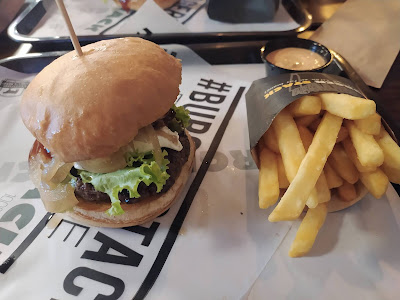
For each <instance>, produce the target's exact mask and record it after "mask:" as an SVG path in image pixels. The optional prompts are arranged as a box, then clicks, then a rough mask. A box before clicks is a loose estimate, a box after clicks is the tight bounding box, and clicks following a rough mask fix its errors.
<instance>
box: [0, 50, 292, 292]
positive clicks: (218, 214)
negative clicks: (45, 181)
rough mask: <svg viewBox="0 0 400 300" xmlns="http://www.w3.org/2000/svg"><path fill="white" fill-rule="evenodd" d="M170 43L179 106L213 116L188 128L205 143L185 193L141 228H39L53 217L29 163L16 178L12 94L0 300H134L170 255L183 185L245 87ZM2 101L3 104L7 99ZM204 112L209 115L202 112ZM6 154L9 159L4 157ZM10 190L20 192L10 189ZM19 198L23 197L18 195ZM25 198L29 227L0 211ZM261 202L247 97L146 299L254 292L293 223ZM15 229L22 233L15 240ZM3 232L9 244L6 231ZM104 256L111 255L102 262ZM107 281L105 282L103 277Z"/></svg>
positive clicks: (24, 138) (65, 223) (67, 224)
mask: <svg viewBox="0 0 400 300" xmlns="http://www.w3.org/2000/svg"><path fill="white" fill-rule="evenodd" d="M165 49H166V50H167V51H168V52H169V53H171V54H174V55H176V57H177V58H180V59H182V63H183V76H182V77H183V81H182V84H181V96H180V97H179V98H178V105H183V104H191V105H192V107H188V108H189V109H190V110H191V111H192V113H193V115H192V119H193V120H197V121H203V122H207V123H208V124H209V128H208V129H207V130H206V132H204V133H199V132H198V133H196V132H192V136H193V137H194V138H198V139H199V140H200V141H201V145H200V147H199V148H198V149H197V151H196V163H195V169H194V172H193V174H192V177H191V179H190V180H189V182H188V184H187V185H186V188H185V190H184V191H183V193H182V195H181V198H180V199H178V201H177V203H175V204H174V205H173V206H172V207H171V208H170V210H169V211H168V213H167V214H165V215H164V216H161V217H158V218H156V219H155V220H154V221H152V222H148V223H147V224H144V225H143V226H142V227H133V228H131V230H134V231H135V230H136V231H135V232H131V231H128V230H124V229H106V228H92V227H86V226H81V225H79V224H76V223H74V222H71V221H72V220H70V219H69V218H65V219H63V220H62V221H61V219H60V220H59V222H58V224H59V225H58V226H57V227H55V225H57V222H55V224H53V225H51V226H49V227H44V228H43V226H42V227H40V225H38V224H39V222H42V223H43V221H46V220H47V218H48V216H46V212H45V211H44V209H43V205H42V203H41V201H40V199H38V198H36V197H35V194H34V193H33V194H32V192H33V191H30V192H28V191H29V190H30V189H31V188H32V187H33V185H32V184H31V183H30V182H29V179H27V176H26V172H27V170H26V168H25V167H23V172H24V176H25V177H23V181H22V182H17V181H16V180H15V179H14V178H15V176H16V175H18V172H19V173H21V170H19V169H18V167H19V165H18V163H19V162H21V163H22V165H25V166H26V159H27V155H28V152H29V148H30V147H31V145H32V143H33V138H32V137H31V136H30V133H29V132H28V130H27V129H26V128H24V126H23V124H22V122H21V120H20V118H19V115H18V110H17V107H18V100H19V97H14V99H13V102H12V104H13V105H12V107H14V110H7V117H8V118H9V119H10V120H12V123H11V124H12V125H10V126H9V128H8V130H5V131H3V132H2V135H0V155H1V156H0V157H1V160H0V170H1V172H0V178H4V182H3V185H0V195H2V196H4V194H6V193H7V194H12V195H13V198H12V199H11V198H10V197H8V198H6V197H3V198H0V199H2V200H1V201H0V203H5V201H7V203H6V204H7V206H6V207H5V208H4V209H2V210H1V211H0V230H3V231H2V232H6V231H5V230H7V232H8V234H9V235H8V237H7V240H8V244H7V245H5V244H3V245H0V246H1V248H0V251H2V252H1V253H0V299H25V298H26V297H27V293H28V291H29V295H31V296H32V297H31V298H32V299H51V298H53V299H93V298H94V297H95V296H96V295H98V294H104V295H110V294H112V293H117V295H116V296H115V297H114V299H117V298H118V299H132V298H133V297H134V296H135V294H136V293H137V292H138V290H140V287H141V286H142V283H143V282H144V280H145V278H146V276H147V274H148V273H149V271H150V269H151V268H152V266H153V265H154V264H155V261H157V257H158V256H160V255H162V254H163V253H165V252H163V251H161V250H160V249H162V247H163V245H164V242H165V239H166V237H167V235H168V234H169V232H170V230H171V229H170V228H171V224H172V223H173V222H174V220H175V218H176V216H177V214H178V211H179V210H180V209H181V207H183V206H182V203H187V202H183V201H184V196H185V194H186V192H187V189H189V187H190V184H191V181H192V180H193V178H194V177H195V175H196V172H197V171H198V170H199V168H200V166H201V162H202V160H203V158H204V156H205V155H206V153H207V151H208V149H209V147H210V144H211V143H212V141H213V140H214V137H215V135H216V132H217V131H218V130H219V128H220V125H221V122H222V121H223V119H224V118H225V115H226V114H227V111H228V109H229V108H230V107H231V104H232V102H233V101H234V99H235V97H236V95H237V93H238V91H239V90H243V91H244V90H245V89H246V88H247V87H248V85H249V83H248V82H243V81H238V80H234V79H232V78H230V77H229V76H225V75H221V74H218V73H217V72H215V71H214V69H213V68H212V67H211V66H209V65H208V64H207V63H206V62H204V61H203V60H202V59H201V58H199V57H198V56H197V55H195V54H194V53H193V52H192V51H191V50H190V49H188V48H186V47H183V46H178V45H170V46H166V47H165ZM3 78H8V79H14V80H15V79H18V80H22V81H27V80H29V79H31V78H32V76H31V75H21V74H18V73H15V72H11V71H9V70H6V69H4V68H1V69H0V80H2V79H3ZM211 80H212V81H211ZM0 92H1V91H0ZM201 93H203V94H201ZM204 93H211V94H214V96H213V97H212V98H210V100H209V102H206V101H201V97H202V96H204V95H205V94H204ZM0 94H1V93H0ZM190 98H192V99H197V100H196V101H194V100H191V99H190ZM0 99H1V100H0V101H3V102H4V101H7V100H4V97H1V98H0ZM237 99H239V98H237ZM4 103H5V102H4ZM8 106H10V105H9V104H8V105H7V106H4V107H5V108H7V107H8ZM210 108H211V110H210ZM3 112H6V110H5V109H2V110H0V119H2V118H4V117H5V115H4V114H3ZM196 112H197V113H202V114H203V117H201V116H198V115H195V113H196ZM204 114H206V115H208V116H205V117H204ZM195 128H197V129H199V127H195ZM192 130H193V129H192ZM5 153H13V155H12V156H9V157H7V156H6V155H4V154H5ZM8 159H10V161H11V162H17V163H16V164H15V165H13V168H14V169H15V170H14V171H13V172H16V173H15V174H16V175H14V173H10V175H8V174H9V173H7V172H6V171H7V170H5V168H4V166H6V167H7V168H9V166H8V165H6V164H7V162H8ZM11 159H12V160H11ZM20 168H22V167H20ZM1 176H3V177H1ZM11 187H14V189H13V190H10V188H11ZM17 192H18V193H17ZM21 196H22V198H24V199H20V198H21ZM10 199H11V200H10ZM3 200H4V201H3ZM23 203H29V205H31V206H33V207H34V215H33V216H32V214H31V215H29V211H24V212H23V215H24V219H25V220H28V223H27V224H25V226H24V227H23V228H19V227H18V226H17V225H18V222H17V219H16V218H15V219H14V218H12V219H11V220H8V219H7V222H4V216H5V215H6V214H8V215H9V214H10V210H12V209H15V207H16V206H17V205H19V204H23ZM257 203H258V201H257V170H256V168H255V166H254V163H253V162H252V159H251V156H250V153H249V151H248V138H247V121H246V108H245V102H244V93H243V94H242V97H241V98H240V101H239V104H238V107H237V108H236V110H235V113H234V114H233V116H232V118H231V120H230V122H229V125H228V127H227V129H226V132H225V134H224V136H223V138H222V141H221V144H220V146H219V147H218V152H217V154H216V156H215V157H214V160H213V161H212V162H211V164H210V167H209V172H208V173H207V174H206V175H205V177H204V179H203V182H202V183H201V185H200V187H199V190H198V191H197V194H196V196H195V198H194V201H193V203H192V205H191V207H190V210H189V212H188V214H187V216H186V218H185V221H184V223H183V226H182V228H181V230H180V232H179V235H178V236H177V240H176V241H175V243H174V244H173V247H172V251H171V252H170V253H169V255H168V256H167V257H168V258H167V260H166V263H165V265H164V266H163V267H162V268H161V273H160V274H159V277H158V279H157V280H156V281H155V284H154V286H153V287H152V288H151V289H150V292H149V294H148V299H188V298H190V299H209V298H212V299H214V298H223V297H227V298H236V297H240V296H241V295H242V294H244V293H245V292H246V291H248V290H249V289H250V287H251V286H252V284H253V282H254V280H256V278H257V277H258V276H259V274H260V273H261V271H262V270H263V268H264V266H265V265H266V264H267V262H268V261H269V259H270V258H271V256H272V255H273V253H274V252H275V251H276V249H277V247H278V246H279V244H280V243H281V241H282V239H283V237H284V236H285V234H286V232H287V231H288V228H289V226H290V224H288V223H277V224H270V223H268V221H267V215H268V211H262V210H260V209H258V206H257ZM17 209H18V208H17ZM57 216H58V215H57V214H56V217H57ZM2 220H3V221H2ZM52 222H53V221H50V223H49V224H52ZM3 223H5V224H3ZM152 226H153V227H154V226H155V227H154V228H156V229H155V230H154V236H153V237H150V238H149V237H147V238H146V239H147V244H146V242H145V236H144V235H143V234H142V233H140V232H137V230H139V229H140V230H142V231H143V230H144V231H147V230H149V228H153V227H152ZM157 226H158V227H157ZM35 228H41V229H40V230H39V231H37V230H36V229H35ZM138 228H139V229H138ZM10 231H12V232H14V233H15V234H17V236H16V237H14V238H13V239H12V237H10V233H9V232H10ZM0 232H1V231H0ZM34 233H36V237H35V238H34V239H33V240H32V241H31V243H30V244H29V245H28V246H27V247H26V250H25V251H23V252H22V253H20V255H19V256H18V257H17V258H16V260H15V261H14V262H13V263H12V264H11V265H9V267H8V268H7V269H6V268H5V266H7V262H5V261H6V260H7V258H9V257H10V256H12V255H13V254H15V253H16V252H18V251H19V250H18V249H20V248H21V247H22V246H23V245H24V244H26V243H25V241H26V239H29V237H31V236H32V234H34ZM0 236H1V234H0ZM1 238H3V239H4V240H5V238H4V236H1V237H0V239H1ZM11 239H12V240H11ZM10 240H11V242H10ZM109 240H111V245H113V247H120V248H117V249H116V250H115V249H112V248H111V249H108V251H107V254H106V253H102V254H101V255H99V254H98V252H99V251H100V252H101V249H102V248H101V247H102V245H103V244H104V245H107V241H109ZM104 245H103V246H104ZM118 245H119V246H118ZM104 247H105V246H104ZM121 249H122V250H121ZM117 250H118V251H117ZM90 255H92V256H90ZM111 255H118V256H111ZM124 255H127V256H128V259H126V260H123V261H122V262H119V263H118V262H116V261H115V260H116V259H118V257H122V259H123V258H124ZM110 257H111V258H110ZM107 258H108V259H111V261H108V262H105V261H106V260H107ZM2 272H3V274H2ZM77 274H78V275H79V276H78V275H77ZM99 274H100V275H99ZM102 280H104V282H105V283H101V281H102ZM113 284H115V285H116V286H117V287H115V288H114V287H113ZM73 285H75V286H73ZM79 287H81V288H83V289H82V290H80V288H79ZM205 287H206V288H205Z"/></svg>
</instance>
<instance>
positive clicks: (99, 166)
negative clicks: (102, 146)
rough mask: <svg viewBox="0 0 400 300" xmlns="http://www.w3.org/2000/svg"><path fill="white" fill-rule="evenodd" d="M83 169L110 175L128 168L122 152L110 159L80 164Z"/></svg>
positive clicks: (114, 154)
mask: <svg viewBox="0 0 400 300" xmlns="http://www.w3.org/2000/svg"><path fill="white" fill-rule="evenodd" d="M78 164H79V166H80V167H82V169H84V170H86V171H89V172H93V173H110V172H114V171H117V170H119V169H123V168H125V167H126V160H125V157H124V152H123V151H122V150H120V151H117V152H115V153H113V154H111V155H110V156H109V157H104V158H97V159H91V160H84V161H80V162H78Z"/></svg>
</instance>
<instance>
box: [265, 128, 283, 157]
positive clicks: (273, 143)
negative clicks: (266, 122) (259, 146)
mask: <svg viewBox="0 0 400 300" xmlns="http://www.w3.org/2000/svg"><path fill="white" fill-rule="evenodd" d="M262 139H263V142H264V144H265V146H267V147H268V148H269V149H270V150H272V151H274V152H275V153H280V152H279V146H278V142H277V140H276V135H275V132H274V131H273V130H268V131H267V132H266V133H264V135H263V137H262Z"/></svg>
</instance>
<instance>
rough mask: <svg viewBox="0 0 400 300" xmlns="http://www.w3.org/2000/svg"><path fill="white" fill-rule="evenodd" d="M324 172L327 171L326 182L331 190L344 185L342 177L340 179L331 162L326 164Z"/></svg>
mask: <svg viewBox="0 0 400 300" xmlns="http://www.w3.org/2000/svg"><path fill="white" fill-rule="evenodd" d="M324 171H325V177H326V181H327V182H328V188H329V189H333V188H337V187H339V186H341V185H342V184H343V179H342V177H340V176H339V175H338V174H337V173H336V171H335V170H334V169H333V168H332V166H331V164H330V163H329V161H327V162H326V164H325V168H324Z"/></svg>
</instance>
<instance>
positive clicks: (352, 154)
mask: <svg viewBox="0 0 400 300" xmlns="http://www.w3.org/2000/svg"><path fill="white" fill-rule="evenodd" d="M342 144H343V146H344V149H345V150H346V153H347V155H348V157H349V158H350V159H351V161H352V162H353V164H354V165H355V166H356V168H357V170H358V171H359V172H372V171H374V170H376V167H364V166H363V165H362V164H361V163H360V161H359V160H358V157H357V152H356V149H355V148H354V146H353V143H352V142H351V140H350V139H349V138H348V139H345V140H344V141H343V142H342Z"/></svg>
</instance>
